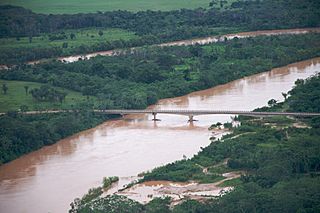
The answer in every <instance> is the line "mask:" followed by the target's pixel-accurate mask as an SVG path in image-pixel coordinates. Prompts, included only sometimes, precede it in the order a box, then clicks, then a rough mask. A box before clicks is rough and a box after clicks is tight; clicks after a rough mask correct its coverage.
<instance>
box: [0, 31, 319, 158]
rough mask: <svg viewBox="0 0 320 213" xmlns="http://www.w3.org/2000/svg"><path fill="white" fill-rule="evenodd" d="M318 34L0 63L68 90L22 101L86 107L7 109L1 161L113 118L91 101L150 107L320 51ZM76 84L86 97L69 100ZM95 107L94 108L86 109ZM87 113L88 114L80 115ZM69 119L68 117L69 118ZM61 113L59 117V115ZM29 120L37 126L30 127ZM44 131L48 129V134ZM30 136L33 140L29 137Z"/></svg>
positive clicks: (6, 74) (10, 75) (15, 76)
mask: <svg viewBox="0 0 320 213" xmlns="http://www.w3.org/2000/svg"><path fill="white" fill-rule="evenodd" d="M319 42H320V35H318V34H306V35H283V36H270V37H268V36H261V37H256V38H246V39H235V40H231V41H226V42H221V43H215V44H209V45H204V46H199V45H198V46H188V47H164V48H155V47H152V48H145V49H141V50H137V51H136V52H135V53H134V54H130V55H126V54H124V55H121V56H116V57H96V58H93V59H91V60H86V61H79V62H75V63H70V64H64V63H61V62H49V63H44V64H38V65H34V66H29V65H22V66H17V67H15V68H13V69H11V70H7V71H2V72H0V79H3V80H5V82H9V81H12V80H15V81H17V80H18V81H26V84H27V82H37V83H41V84H42V85H48V86H50V87H55V88H60V89H65V90H66V89H68V91H70V92H68V93H67V95H66V97H65V100H63V101H62V104H61V103H60V104H59V102H50V101H49V102H48V101H43V100H42V99H40V100H37V99H35V100H33V102H25V103H23V102H21V105H24V107H23V108H25V107H28V108H29V109H39V110H45V109H50V108H48V107H53V106H54V107H55V108H56V109H59V108H64V109H83V111H85V113H84V114H83V115H82V116H79V117H78V118H76V116H75V118H74V119H73V118H71V119H68V118H66V117H65V116H66V115H63V114H62V115H58V114H57V115H39V116H31V115H20V114H19V115H17V114H16V113H13V116H12V115H11V114H8V115H6V116H1V117H0V121H1V122H0V123H1V124H3V125H4V128H3V131H1V134H0V135H1V137H0V141H1V143H0V153H4V154H3V155H1V156H3V157H2V159H1V161H2V163H4V162H8V161H10V160H13V159H14V158H17V157H19V156H21V155H22V154H25V153H28V152H30V151H33V150H36V149H38V148H40V147H41V146H43V145H47V144H51V143H53V142H54V141H56V140H58V139H61V138H63V137H65V136H68V135H71V134H72V133H75V132H77V131H80V130H83V129H85V128H90V127H92V126H94V125H96V124H97V123H99V122H102V121H103V120H104V119H106V118H107V117H104V116H103V115H97V114H95V113H92V112H90V111H92V109H93V108H96V109H109V108H126V109H137V108H140V109H141V108H145V107H147V106H148V105H150V104H154V103H156V102H157V100H159V99H162V98H167V97H174V96H180V95H184V94H187V93H190V92H193V91H196V90H201V89H206V88H210V87H213V86H216V85H219V84H223V83H226V82H230V81H232V80H235V79H238V78H241V77H244V76H248V75H252V74H255V73H259V72H263V71H268V70H270V69H272V68H274V67H279V66H282V65H286V64H289V63H292V62H296V61H300V60H304V59H308V58H312V57H316V56H319V52H320V51H319V48H320V44H319ZM20 88H21V89H20V90H21V91H20V94H22V95H23V96H25V89H24V88H23V87H20ZM39 88H41V87H39ZM12 90H14V89H13V88H12V87H11V86H10V84H9V83H8V84H7V90H6V93H5V94H1V96H8V97H6V98H5V100H7V101H8V102H7V103H8V106H12V108H9V109H8V108H7V110H16V107H14V106H17V105H15V104H10V103H14V102H16V100H14V99H13V100H12V102H10V100H11V99H10V98H9V97H10V96H11V95H13V94H12ZM71 91H74V92H77V94H78V95H80V97H81V94H82V96H88V97H89V98H88V99H85V100H82V98H79V99H73V100H71V103H70V102H69V103H70V104H64V103H65V101H68V100H70V99H68V95H69V93H70V94H71ZM3 93H4V91H3ZM17 97H18V96H17ZM35 106H36V107H35ZM51 109H52V108H51ZM0 110H1V111H4V109H0ZM78 113H81V111H80V112H78ZM87 113H89V114H87ZM90 113H91V114H92V116H88V115H90ZM70 116H72V115H70ZM44 118H46V122H48V123H47V124H46V125H43V127H45V128H46V130H44V131H43V133H39V132H38V131H35V130H36V127H37V125H38V126H39V122H40V123H41V122H43V120H44ZM82 118H83V119H85V122H80V121H79V120H78V119H82ZM64 119H66V122H63V120H64ZM59 120H60V121H61V123H57V121H59ZM38 121H39V122H38ZM51 123H52V125H53V127H52V126H51ZM66 123H68V124H69V125H68V127H66V129H67V130H70V129H72V131H71V130H70V131H64V130H62V129H61V131H62V132H61V133H60V132H59V131H58V130H59V129H60V128H59V127H58V126H65V124H66ZM80 123H81V124H80ZM28 128H31V130H32V131H29V132H28V133H26V130H27V129H28ZM4 130H5V131H4ZM20 132H21V134H20ZM24 133H25V134H24ZM49 133H50V134H49ZM42 134H45V139H43V137H44V136H43V135H42ZM17 135H18V137H17ZM57 135H60V136H57ZM24 140H27V141H29V142H30V144H29V143H23V142H22V141H24ZM32 141H34V144H32V143H33V142H32ZM37 141H38V142H37ZM12 147H15V148H12Z"/></svg>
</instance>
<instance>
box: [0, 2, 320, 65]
mask: <svg viewBox="0 0 320 213" xmlns="http://www.w3.org/2000/svg"><path fill="white" fill-rule="evenodd" d="M319 7H320V5H319V1H317V0H307V1H305V0H289V1H284V0H263V1H245V2H242V1H239V2H234V3H232V5H231V7H230V8H229V9H223V10H221V9H217V8H214V7H212V8H211V9H201V8H199V9H195V10H187V9H181V10H175V11H166V12H163V11H141V12H137V13H132V12H128V11H113V12H97V13H89V14H75V15H44V14H35V13H33V12H31V11H29V10H26V9H24V8H21V7H14V6H8V5H6V6H0V17H1V21H0V38H1V37H17V38H19V37H22V36H28V37H30V38H32V37H33V36H38V35H40V34H43V33H53V32H57V31H61V30H65V29H79V28H89V27H94V28H97V27H98V28H120V29H125V30H129V31H133V32H135V33H136V34H137V35H139V36H140V38H138V39H132V40H129V41H121V40H119V41H117V42H112V44H107V43H103V44H101V45H96V46H88V45H86V44H84V45H83V46H82V47H81V48H77V49H76V50H74V54H77V53H86V52H92V51H100V50H108V49H112V48H127V47H133V46H141V45H146V44H155V43H161V42H166V41H173V40H181V39H188V38H193V37H202V36H208V35H215V34H221V33H223V32H230V31H234V30H237V31H239V30H240V29H241V30H243V31H250V30H260V29H281V28H298V27H318V26H320V21H319V20H320V12H319V9H318V8H319ZM221 28H222V30H221ZM228 28H230V29H229V30H228ZM217 29H218V30H217ZM50 49H52V48H41V49H35V50H32V51H30V49H28V48H23V47H21V48H14V49H5V50H3V51H1V52H2V53H0V58H3V59H2V62H1V63H9V64H10V63H18V62H25V61H28V60H36V59H40V58H50V57H56V56H60V55H63V54H65V53H64V52H63V48H62V47H60V48H53V51H49V50H50ZM17 55H18V56H20V57H15V56H17Z"/></svg>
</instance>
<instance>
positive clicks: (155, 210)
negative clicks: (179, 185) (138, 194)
mask: <svg viewBox="0 0 320 213" xmlns="http://www.w3.org/2000/svg"><path fill="white" fill-rule="evenodd" d="M170 202H171V199H170V198H169V197H165V198H154V199H153V200H151V201H150V202H149V203H148V204H146V205H145V212H146V213H170V212H171V211H170V208H169V206H170Z"/></svg>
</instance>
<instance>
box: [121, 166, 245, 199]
mask: <svg viewBox="0 0 320 213" xmlns="http://www.w3.org/2000/svg"><path fill="white" fill-rule="evenodd" d="M242 173H243V172H242V171H237V172H228V173H224V174H222V176H223V177H225V179H223V180H221V181H217V182H215V183H197V182H194V181H192V182H172V181H147V182H144V183H140V184H136V185H134V186H132V187H131V188H128V189H126V190H124V191H122V192H117V193H116V194H119V195H124V196H127V197H128V198H130V199H133V200H136V201H138V202H140V203H148V202H149V201H151V200H152V199H153V198H155V197H171V199H172V205H176V204H178V203H180V202H181V201H183V200H185V199H195V200H199V201H201V200H206V199H208V198H212V197H216V196H221V195H223V194H224V193H226V192H229V191H230V190H232V189H233V187H220V186H219V185H220V184H222V183H223V182H224V181H227V180H231V179H235V178H239V177H240V176H241V174H242Z"/></svg>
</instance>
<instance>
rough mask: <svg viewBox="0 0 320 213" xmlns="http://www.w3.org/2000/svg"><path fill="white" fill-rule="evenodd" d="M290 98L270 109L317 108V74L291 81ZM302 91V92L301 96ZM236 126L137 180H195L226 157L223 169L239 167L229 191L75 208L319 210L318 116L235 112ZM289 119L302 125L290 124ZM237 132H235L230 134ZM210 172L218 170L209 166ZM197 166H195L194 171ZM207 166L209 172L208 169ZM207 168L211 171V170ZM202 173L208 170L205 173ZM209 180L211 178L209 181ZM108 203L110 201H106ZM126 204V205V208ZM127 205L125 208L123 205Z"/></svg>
mask: <svg viewBox="0 0 320 213" xmlns="http://www.w3.org/2000/svg"><path fill="white" fill-rule="evenodd" d="M289 94H290V97H289V98H288V99H287V100H286V101H285V102H284V103H279V104H278V105H275V106H273V107H274V108H273V107H272V108H270V110H281V109H282V110H283V109H284V108H288V111H299V110H300V109H301V107H300V106H298V105H295V104H294V103H296V102H297V100H298V101H300V105H303V109H309V110H310V111H314V112H319V104H318V103H316V102H312V101H305V102H304V100H310V99H311V100H312V99H314V100H318V99H319V95H320V76H319V75H317V76H314V77H312V78H311V79H308V80H305V81H304V80H298V81H296V86H295V88H294V89H293V90H291V91H290V93H289ZM305 94H308V96H307V97H306V98H305V96H304V95H305ZM239 120H240V121H241V126H240V127H236V128H234V129H233V133H232V134H231V135H227V136H224V137H223V138H222V139H221V140H218V141H214V142H212V143H211V144H210V145H209V146H208V147H205V148H203V149H202V150H201V151H200V152H199V153H198V154H197V155H196V156H195V157H193V158H191V159H185V160H180V161H177V162H174V163H171V164H168V165H166V166H163V167H159V168H156V169H154V170H153V171H152V172H149V173H147V174H146V175H145V176H144V179H143V180H172V181H187V180H195V181H201V180H203V178H200V179H199V177H200V176H205V175H204V174H202V175H200V176H199V174H200V173H202V172H201V169H199V165H201V166H203V167H208V166H212V165H216V164H218V163H220V162H223V161H224V160H225V159H227V164H226V165H225V168H220V170H221V169H223V170H224V171H228V170H229V171H230V170H233V171H239V170H240V171H245V174H244V175H242V176H241V178H239V179H238V180H237V181H233V182H229V185H231V186H232V185H233V186H235V188H234V190H233V191H231V192H230V193H227V194H226V195H224V196H220V197H216V198H213V199H208V200H207V201H206V202H205V203H200V202H197V201H194V200H187V201H185V202H183V203H182V204H179V205H177V206H175V207H174V208H173V209H172V210H171V209H169V204H170V198H165V199H160V198H157V199H154V200H153V201H152V202H150V203H149V204H147V205H142V204H140V203H137V202H134V201H131V200H129V199H127V198H124V197H121V196H118V195H114V196H107V197H104V198H97V199H95V200H93V201H91V202H88V203H84V202H82V203H81V202H79V205H78V206H76V209H77V211H76V212H106V211H107V212H117V211H118V210H121V209H124V208H127V209H128V210H127V211H126V212H167V213H169V212H172V213H180V212H181V213H182V212H190V213H196V212H201V213H205V212H208V213H209V212H210V213H212V212H221V213H227V212H287V213H289V212H310V213H311V212H319V211H320V178H319V172H320V144H319V137H320V129H319V126H320V125H319V124H320V120H319V119H315V118H313V119H310V118H307V119H293V118H281V117H271V118H264V119H262V120H261V119H255V118H248V117H240V118H239ZM295 122H303V123H305V125H306V126H304V127H299V128H297V127H294V125H293V124H294V123H295ZM236 135H238V137H233V136H236ZM213 168H214V170H215V171H217V170H218V169H217V168H216V167H213ZM198 170H200V171H198ZM214 170H213V171H214ZM213 171H212V172H213ZM207 175H208V174H207ZM212 181H214V180H212ZM110 203H113V205H109V204H110ZM129 206H130V207H132V208H128V207H129ZM129 209H131V210H129Z"/></svg>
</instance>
